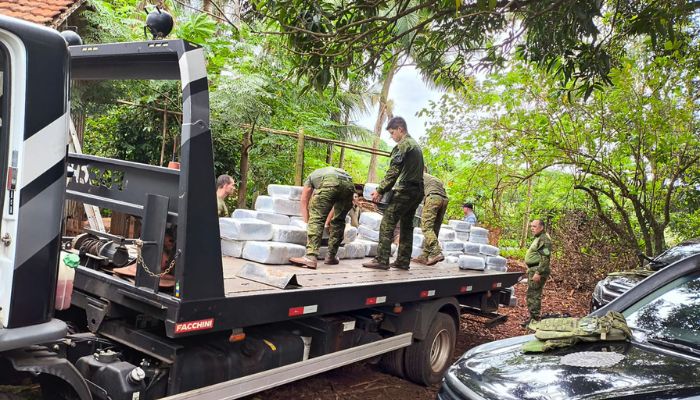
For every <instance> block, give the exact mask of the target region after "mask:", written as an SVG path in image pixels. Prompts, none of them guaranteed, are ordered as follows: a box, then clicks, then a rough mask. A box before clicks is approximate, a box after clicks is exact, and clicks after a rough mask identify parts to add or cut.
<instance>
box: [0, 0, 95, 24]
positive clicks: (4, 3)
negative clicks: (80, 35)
mask: <svg viewBox="0 0 700 400" xmlns="http://www.w3.org/2000/svg"><path fill="white" fill-rule="evenodd" d="M84 2H85V0H0V14H3V15H9V16H10V17H15V18H20V19H23V20H25V21H31V22H36V23H39V24H43V25H50V26H57V25H59V24H60V23H62V22H63V21H64V20H65V19H66V18H67V17H68V15H70V14H71V13H72V12H73V11H75V9H77V8H78V7H79V6H80V5H81V4H82V3H84Z"/></svg>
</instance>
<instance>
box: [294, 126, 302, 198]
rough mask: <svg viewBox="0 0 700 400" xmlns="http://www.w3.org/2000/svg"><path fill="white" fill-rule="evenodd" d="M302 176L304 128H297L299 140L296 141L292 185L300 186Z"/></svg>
mask: <svg viewBox="0 0 700 400" xmlns="http://www.w3.org/2000/svg"><path fill="white" fill-rule="evenodd" d="M303 176H304V128H299V139H298V140H297V162H296V169H295V173H294V184H295V185H297V186H301V182H302V179H303Z"/></svg>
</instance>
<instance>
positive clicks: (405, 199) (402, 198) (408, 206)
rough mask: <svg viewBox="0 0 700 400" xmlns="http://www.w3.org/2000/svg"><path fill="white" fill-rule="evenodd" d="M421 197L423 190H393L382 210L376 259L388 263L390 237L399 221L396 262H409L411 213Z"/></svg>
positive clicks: (411, 240) (406, 263)
mask: <svg viewBox="0 0 700 400" xmlns="http://www.w3.org/2000/svg"><path fill="white" fill-rule="evenodd" d="M422 198H423V190H422V189H421V190H415V191H412V192H411V191H406V192H395V193H394V197H393V198H392V199H391V202H390V203H389V205H388V206H387V207H386V210H385V211H384V216H383V218H382V223H381V225H379V245H378V246H377V260H378V261H379V262H381V263H384V264H389V257H391V239H392V238H393V236H394V228H395V227H396V224H398V223H399V222H400V223H401V228H400V229H401V232H400V233H399V252H398V255H397V256H396V264H398V265H408V264H410V263H411V251H412V250H413V215H414V214H415V213H416V209H417V208H418V205H419V204H420V201H421V199H422Z"/></svg>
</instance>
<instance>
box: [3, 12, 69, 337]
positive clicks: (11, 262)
mask: <svg viewBox="0 0 700 400" xmlns="http://www.w3.org/2000/svg"><path fill="white" fill-rule="evenodd" d="M68 65H69V58H68V50H67V45H66V43H65V41H64V40H63V38H62V37H61V36H60V35H59V34H58V33H57V32H56V31H54V30H50V29H48V28H44V27H41V26H39V25H36V24H30V23H27V22H23V21H19V20H16V19H13V18H9V17H4V16H0V69H1V70H0V76H1V79H0V187H2V190H0V209H1V210H2V219H1V220H0V328H18V327H24V326H29V325H35V324H40V323H45V322H48V321H49V320H50V319H51V317H52V315H53V304H54V296H55V290H56V273H57V265H58V264H57V263H58V255H59V252H60V239H61V236H60V235H61V221H62V215H63V203H64V198H65V183H66V154H67V143H68V142H67V137H68V123H69V119H68V118H69V114H68V82H69V70H68Z"/></svg>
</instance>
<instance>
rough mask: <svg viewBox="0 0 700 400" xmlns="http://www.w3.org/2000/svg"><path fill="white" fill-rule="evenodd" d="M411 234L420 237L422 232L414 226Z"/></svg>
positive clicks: (418, 227)
mask: <svg viewBox="0 0 700 400" xmlns="http://www.w3.org/2000/svg"><path fill="white" fill-rule="evenodd" d="M413 234H414V235H422V234H423V230H422V229H421V228H420V226H416V227H414V228H413Z"/></svg>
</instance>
